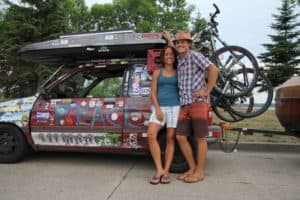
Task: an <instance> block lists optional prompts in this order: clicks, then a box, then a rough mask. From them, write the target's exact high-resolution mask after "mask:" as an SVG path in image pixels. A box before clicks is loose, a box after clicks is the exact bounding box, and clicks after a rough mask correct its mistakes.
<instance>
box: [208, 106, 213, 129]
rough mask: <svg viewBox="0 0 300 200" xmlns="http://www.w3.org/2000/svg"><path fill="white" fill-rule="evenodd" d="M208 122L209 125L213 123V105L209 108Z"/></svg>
mask: <svg viewBox="0 0 300 200" xmlns="http://www.w3.org/2000/svg"><path fill="white" fill-rule="evenodd" d="M207 122H208V125H210V124H212V109H211V107H209V108H208V113H207Z"/></svg>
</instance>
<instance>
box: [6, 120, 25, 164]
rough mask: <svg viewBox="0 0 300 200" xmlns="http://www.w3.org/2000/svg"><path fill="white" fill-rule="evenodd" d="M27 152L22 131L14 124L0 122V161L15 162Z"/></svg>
mask: <svg viewBox="0 0 300 200" xmlns="http://www.w3.org/2000/svg"><path fill="white" fill-rule="evenodd" d="M27 152H28V144H27V142H26V139H25V137H24V135H23V133H22V132H21V131H20V130H19V129H18V128H17V127H15V126H13V125H9V124H0V163H15V162H18V161H20V160H21V159H23V158H24V157H25V155H26V153H27Z"/></svg>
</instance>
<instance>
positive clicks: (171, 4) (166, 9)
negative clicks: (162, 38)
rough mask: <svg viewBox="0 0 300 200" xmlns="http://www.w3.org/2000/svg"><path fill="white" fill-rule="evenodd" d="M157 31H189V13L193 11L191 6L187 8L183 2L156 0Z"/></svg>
mask: <svg viewBox="0 0 300 200" xmlns="http://www.w3.org/2000/svg"><path fill="white" fill-rule="evenodd" d="M158 5H159V14H158V24H159V30H160V31H162V30H166V29H171V30H175V31H178V30H189V27H188V25H189V22H190V19H191V13H192V11H193V10H194V9H195V7H194V6H193V5H191V6H188V5H187V3H186V1H185V0H158Z"/></svg>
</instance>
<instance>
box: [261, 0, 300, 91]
mask: <svg viewBox="0 0 300 200" xmlns="http://www.w3.org/2000/svg"><path fill="white" fill-rule="evenodd" d="M296 6H297V3H296V1H295V0H282V5H281V7H280V8H278V11H279V14H273V17H274V19H275V22H274V23H272V25H271V28H272V29H273V30H275V31H276V34H275V35H269V37H270V38H271V40H272V43H269V44H263V46H264V47H265V48H266V50H267V51H266V52H265V53H262V54H261V55H260V56H259V58H260V59H261V61H262V62H263V63H264V64H265V66H266V68H267V75H268V77H269V79H270V80H271V82H272V84H273V86H278V85H279V84H281V83H283V82H284V81H286V80H287V79H289V78H290V77H291V76H293V75H294V74H299V69H297V66H298V65H299V63H300V60H299V58H300V49H299V43H300V32H299V26H300V23H299V20H298V17H299V13H297V14H294V11H295V7H296Z"/></svg>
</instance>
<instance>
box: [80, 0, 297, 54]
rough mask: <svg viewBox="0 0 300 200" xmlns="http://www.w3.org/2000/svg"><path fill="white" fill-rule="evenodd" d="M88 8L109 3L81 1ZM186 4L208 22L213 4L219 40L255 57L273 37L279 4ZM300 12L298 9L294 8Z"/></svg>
mask: <svg viewBox="0 0 300 200" xmlns="http://www.w3.org/2000/svg"><path fill="white" fill-rule="evenodd" d="M85 2H86V4H87V5H88V6H91V5H92V4H94V3H110V2H112V1H111V0H85ZM187 3H188V4H194V5H196V11H200V13H201V15H202V16H203V17H205V18H208V16H209V13H210V12H212V11H213V9H214V8H213V6H212V4H213V3H216V4H217V5H218V7H219V8H220V10H221V14H220V15H218V18H217V20H218V21H219V24H220V25H219V31H220V36H221V38H222V39H224V40H225V41H226V42H227V43H228V44H234V45H238V46H242V47H245V48H246V49H248V50H250V51H251V52H252V53H253V54H254V55H255V56H258V55H259V54H260V53H262V52H264V51H265V49H264V47H263V46H262V45H261V44H263V43H270V42H271V41H270V38H269V37H268V34H274V32H273V31H272V29H271V28H270V25H271V23H272V22H273V20H274V19H273V17H272V14H275V13H276V14H277V13H278V12H277V8H278V7H280V6H281V0H251V1H250V0H246V1H243V0H197V1H196V0H187ZM297 12H300V6H299V7H298V8H297Z"/></svg>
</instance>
